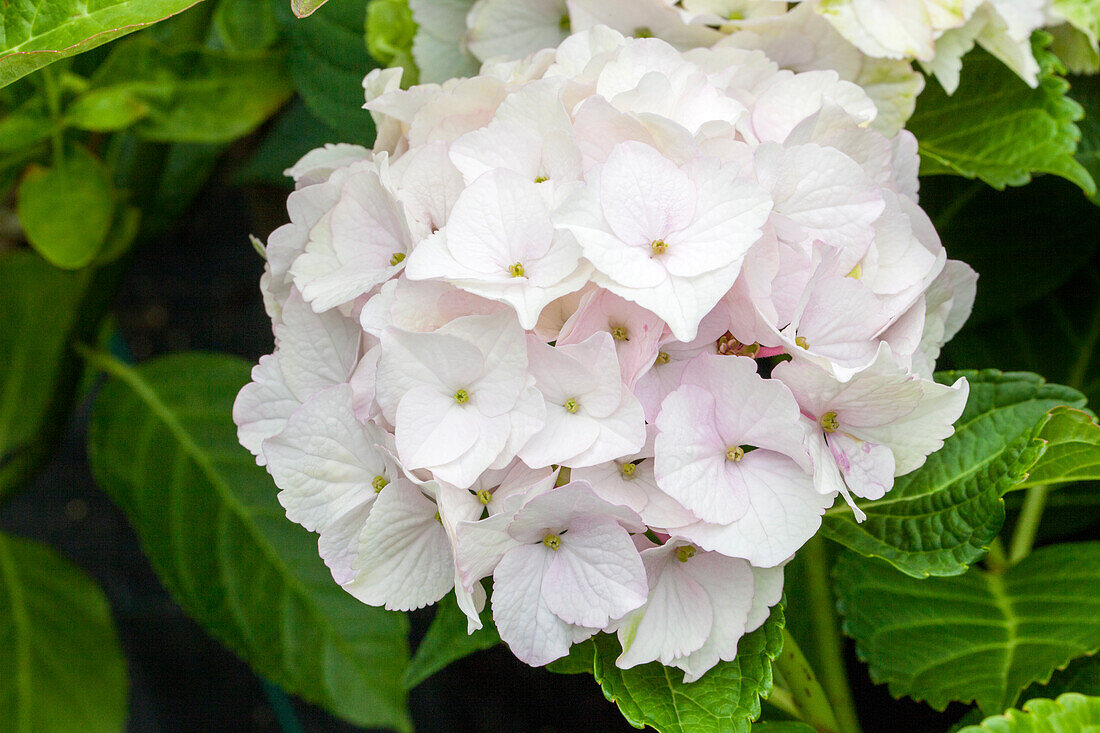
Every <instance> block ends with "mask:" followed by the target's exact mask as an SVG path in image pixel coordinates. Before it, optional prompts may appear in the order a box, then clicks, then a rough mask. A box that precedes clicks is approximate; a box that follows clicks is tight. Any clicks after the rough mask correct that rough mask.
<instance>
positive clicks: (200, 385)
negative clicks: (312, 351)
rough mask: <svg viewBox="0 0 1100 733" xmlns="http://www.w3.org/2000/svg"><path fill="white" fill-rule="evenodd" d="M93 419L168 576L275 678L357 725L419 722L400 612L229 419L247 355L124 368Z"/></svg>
mask: <svg viewBox="0 0 1100 733" xmlns="http://www.w3.org/2000/svg"><path fill="white" fill-rule="evenodd" d="M96 364H97V365H98V366H101V367H105V368H107V369H108V370H110V372H111V373H112V374H113V376H114V377H115V378H114V379H112V380H111V381H110V382H109V383H108V384H107V385H106V386H105V387H104V388H103V391H102V392H101V393H100V395H99V397H98V399H97V400H96V404H95V409H94V411H93V415H92V420H91V427H90V430H89V454H90V458H91V464H92V469H93V472H94V474H95V476H96V479H97V482H98V483H99V485H100V486H102V487H103V488H104V489H105V490H106V491H107V492H108V493H109V494H110V495H111V497H112V498H113V499H114V501H115V502H116V503H117V504H118V505H119V507H121V508H122V510H123V511H124V512H125V513H126V515H127V517H128V518H129V520H130V523H131V524H132V525H133V527H134V529H135V530H136V532H137V534H138V536H139V537H140V539H141V541H142V546H143V547H144V549H145V552H146V554H147V555H148V556H149V558H150V560H151V561H152V564H153V567H154V568H155V569H156V570H157V573H158V575H159V576H160V578H161V580H163V581H164V583H165V585H166V586H167V587H168V588H169V589H170V590H171V591H172V592H173V594H174V595H175V597H176V599H177V600H178V601H179V602H180V605H182V606H183V607H184V609H185V610H186V611H187V612H188V614H189V615H190V616H191V617H193V618H194V619H195V620H196V621H198V622H199V623H200V624H201V625H202V626H203V627H204V628H206V629H207V630H208V631H209V632H210V633H211V634H213V635H214V636H216V637H217V638H219V639H220V640H222V641H223V642H224V643H225V644H226V646H228V647H229V648H230V649H232V650H233V651H234V652H236V653H237V654H239V655H240V656H241V657H242V658H243V659H245V660H247V661H248V662H249V663H250V664H251V665H253V667H255V669H256V670H257V671H258V672H259V673H260V674H262V675H264V676H265V677H267V678H269V679H271V680H272V681H274V682H276V683H278V684H279V685H280V686H282V687H283V688H284V689H286V690H288V691H290V692H292V693H294V694H297V695H301V696H302V697H304V698H305V699H307V700H310V701H312V702H316V703H319V704H321V705H324V706H325V707H326V708H328V709H329V710H331V711H333V712H334V713H336V714H337V715H340V716H342V717H344V718H347V719H348V720H350V721H352V722H354V723H357V724H359V725H373V726H389V727H394V728H398V729H401V730H408V729H409V721H408V717H407V715H406V712H405V708H404V700H405V692H404V687H403V686H402V684H401V674H402V672H404V670H405V666H406V664H407V661H408V649H407V642H406V640H405V633H406V630H407V624H406V621H405V619H404V617H403V616H401V615H399V614H396V613H390V612H387V611H383V610H382V609H378V608H373V607H370V606H366V605H363V604H362V603H360V602H359V601H357V600H355V599H354V598H353V597H352V596H350V595H348V594H347V593H346V592H345V591H344V590H343V589H342V588H340V586H338V585H337V584H336V583H335V582H334V581H333V580H332V577H331V575H330V574H329V572H328V570H327V568H326V567H325V565H324V563H323V562H322V561H321V559H320V557H319V556H318V554H317V539H316V537H315V536H314V535H312V534H310V533H309V532H307V531H306V530H304V529H302V528H301V527H299V526H298V525H295V524H293V523H292V522H290V521H289V520H288V519H287V518H286V516H285V515H284V513H283V510H282V507H281V506H280V505H279V502H278V500H277V499H276V490H275V487H274V485H273V484H272V482H271V479H270V478H269V477H268V475H267V474H266V473H265V472H264V470H263V469H262V468H260V467H259V466H257V465H256V463H255V461H254V460H253V459H252V457H251V456H250V455H249V454H248V452H247V451H245V450H244V449H243V448H241V447H240V445H238V443H237V435H236V428H235V426H234V425H233V421H232V419H231V417H230V415H231V408H232V405H233V400H234V398H235V396H236V394H237V392H238V390H239V389H240V388H241V387H242V386H243V385H244V384H245V383H246V382H247V381H248V375H249V365H248V364H246V363H245V362H243V361H241V360H239V359H234V358H230V357H225V356H214V355H204V354H180V355H176V356H170V357H166V358H163V359H159V360H156V361H152V362H149V363H147V364H144V365H142V366H139V367H137V368H136V369H130V368H127V367H125V366H123V365H121V364H118V363H117V362H113V361H110V360H109V359H106V358H105V357H97V358H96Z"/></svg>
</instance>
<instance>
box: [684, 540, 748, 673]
mask: <svg viewBox="0 0 1100 733" xmlns="http://www.w3.org/2000/svg"><path fill="white" fill-rule="evenodd" d="M683 572H684V574H686V575H689V576H690V577H692V578H693V579H695V581H696V582H697V583H699V585H700V586H701V587H702V588H703V589H704V590H705V591H706V593H707V595H708V596H709V598H708V602H709V603H710V605H711V607H712V608H713V609H714V621H713V623H712V625H711V631H710V635H709V636H708V637H707V640H706V642H705V643H704V644H703V646H701V647H700V648H699V649H697V650H696V651H694V652H692V653H691V654H689V655H688V656H687V657H685V658H682V659H679V660H675V661H674V662H673V663H672V664H673V665H674V666H676V667H680V668H681V669H683V670H684V681H685V682H694V681H695V680H697V679H698V678H699V677H701V676H702V675H703V673H704V672H706V671H707V670H709V669H710V668H711V667H713V666H714V665H715V664H717V663H718V662H719V661H727V662H728V661H732V660H733V659H734V658H735V657H736V656H737V642H738V641H740V640H741V637H742V636H743V635H744V633H745V631H746V626H747V624H748V618H749V615H750V614H751V613H752V607H753V603H754V597H755V592H754V579H753V568H750V567H749V564H748V563H747V562H745V561H744V560H739V559H737V558H730V557H725V556H723V555H720V554H718V553H713V552H697V553H696V554H695V556H694V557H693V558H691V559H690V560H688V561H687V562H686V563H684V564H683Z"/></svg>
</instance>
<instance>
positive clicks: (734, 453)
mask: <svg viewBox="0 0 1100 733" xmlns="http://www.w3.org/2000/svg"><path fill="white" fill-rule="evenodd" d="M744 457H745V449H744V448H742V447H741V446H739V445H731V446H730V447H729V448H726V460H727V461H733V462H734V463H738V462H740V460H741V459H742V458H744Z"/></svg>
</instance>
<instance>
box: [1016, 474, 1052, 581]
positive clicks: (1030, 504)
mask: <svg viewBox="0 0 1100 733" xmlns="http://www.w3.org/2000/svg"><path fill="white" fill-rule="evenodd" d="M1049 491H1050V487H1049V486H1032V487H1031V488H1030V489H1028V490H1027V494H1026V495H1025V496H1024V505H1023V506H1022V507H1021V508H1020V516H1019V518H1018V519H1017V520H1016V531H1015V532H1013V533H1012V544H1011V546H1010V549H1009V553H1008V562H1009V563H1010V564H1015V563H1018V562H1020V561H1021V560H1023V559H1024V558H1025V557H1027V556H1028V555H1029V554H1031V548H1032V547H1033V546H1034V545H1035V535H1036V533H1038V531H1039V521H1040V520H1041V519H1042V518H1043V509H1044V508H1045V507H1046V503H1047V493H1048V492H1049Z"/></svg>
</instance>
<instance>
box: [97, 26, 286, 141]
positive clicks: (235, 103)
mask: <svg viewBox="0 0 1100 733" xmlns="http://www.w3.org/2000/svg"><path fill="white" fill-rule="evenodd" d="M92 81H93V84H94V85H95V86H96V87H98V88H100V89H109V88H118V87H121V88H122V89H125V90H127V91H128V92H129V93H131V94H134V95H137V96H139V97H140V98H141V99H142V100H143V101H144V102H145V103H146V104H147V105H148V106H149V112H148V114H147V115H145V116H144V117H143V118H142V119H140V120H139V121H138V122H137V124H135V125H134V127H133V131H134V134H135V135H137V136H138V137H141V138H144V139H146V140H154V141H157V142H187V143H208V144H209V143H225V142H230V141H232V140H235V139H237V138H239V137H242V136H243V135H246V134H248V133H249V132H251V131H252V130H254V129H256V127H258V126H259V125H260V124H262V123H263V122H264V121H265V120H267V119H268V118H269V117H270V116H271V115H273V114H274V113H275V111H276V110H278V109H279V108H280V107H281V106H282V105H283V103H284V102H286V100H287V99H289V98H290V95H291V93H292V91H293V90H292V88H291V82H290V75H289V71H288V69H287V67H286V58H285V55H284V54H282V53H281V52H274V51H273V52H269V53H264V54H259V55H249V56H246V57H242V56H236V55H233V54H231V53H228V52H225V51H211V50H209V49H199V48H183V49H180V48H173V47H169V46H165V45H162V44H158V43H156V42H155V41H153V40H151V39H149V38H135V39H133V40H130V41H128V42H126V43H124V44H122V45H120V46H118V47H117V48H115V50H114V52H113V53H112V54H111V56H110V58H108V59H107V61H106V62H104V64H103V65H102V66H101V67H100V68H99V69H98V70H97V72H96V74H95V76H94V77H93V79H92Z"/></svg>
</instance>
